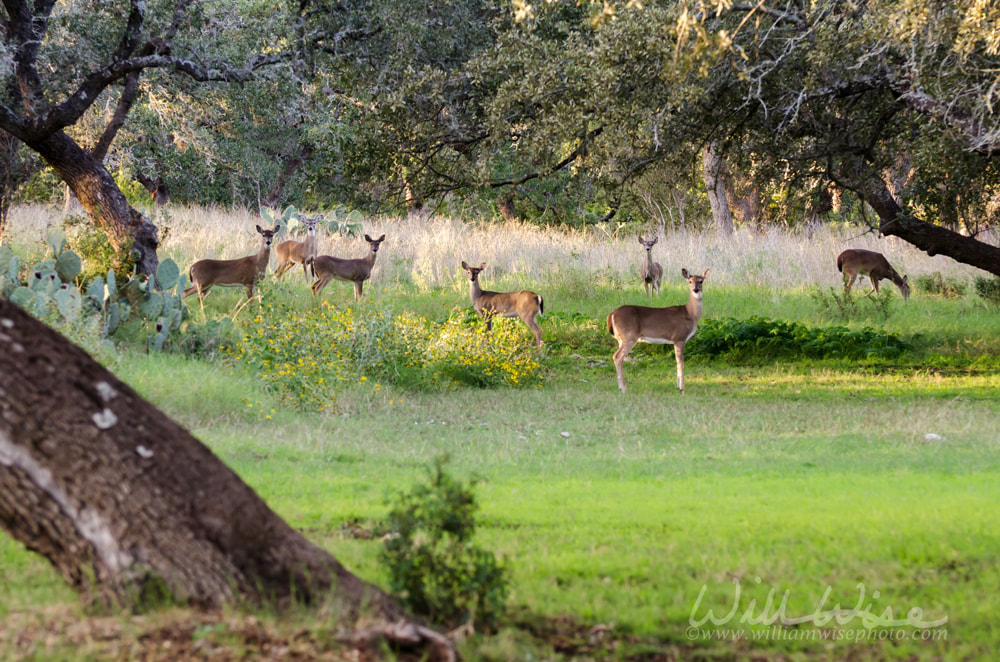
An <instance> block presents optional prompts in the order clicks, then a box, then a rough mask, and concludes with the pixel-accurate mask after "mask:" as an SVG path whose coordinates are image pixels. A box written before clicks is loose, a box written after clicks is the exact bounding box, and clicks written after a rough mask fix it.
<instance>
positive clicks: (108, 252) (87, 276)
mask: <svg viewBox="0 0 1000 662" xmlns="http://www.w3.org/2000/svg"><path fill="white" fill-rule="evenodd" d="M63 228H64V229H65V231H66V239H67V244H68V246H69V247H70V248H71V249H73V251H75V252H76V253H77V254H79V255H80V257H81V258H83V271H82V272H81V273H80V281H81V282H84V283H89V282H91V281H93V280H94V279H95V278H103V277H104V276H105V275H107V273H108V271H112V270H117V269H118V268H119V266H120V264H121V260H120V259H119V256H118V253H117V252H116V251H115V248H114V246H112V245H111V242H110V241H108V237H107V235H105V234H104V233H103V232H101V231H100V230H99V229H98V228H97V227H96V226H95V225H94V224H93V223H92V222H91V221H90V219H88V218H86V217H84V216H67V217H66V220H65V221H63Z"/></svg>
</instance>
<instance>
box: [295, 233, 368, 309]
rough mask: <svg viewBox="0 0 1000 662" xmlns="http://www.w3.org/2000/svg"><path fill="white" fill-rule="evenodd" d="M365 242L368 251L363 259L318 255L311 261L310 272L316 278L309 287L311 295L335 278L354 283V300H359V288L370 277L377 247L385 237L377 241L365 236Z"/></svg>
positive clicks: (321, 289) (317, 292) (320, 290)
mask: <svg viewBox="0 0 1000 662" xmlns="http://www.w3.org/2000/svg"><path fill="white" fill-rule="evenodd" d="M365 241H367V242H368V247H369V249H370V250H369V251H368V255H366V256H365V257H362V258H358V259H356V260H347V259H344V258H340V257H333V256H332V255H320V256H319V257H317V258H315V259H314V260H313V261H312V272H313V276H314V277H315V278H316V282H315V283H313V284H312V286H311V288H312V291H313V294H319V293H320V292H322V291H323V288H324V287H326V285H327V283H329V282H330V281H331V280H333V279H334V278H336V279H337V280H347V281H350V282H352V283H354V298H355V299H360V298H361V286H362V284H363V283H364V282H365V281H366V280H368V279H369V278H370V277H371V275H372V267H373V266H374V265H375V256H376V255H377V254H378V247H379V245H380V244H381V243H382V242H383V241H385V235H382V236H381V237H379V238H378V239H372V238H371V237H369V236H368V235H365Z"/></svg>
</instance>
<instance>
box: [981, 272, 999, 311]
mask: <svg viewBox="0 0 1000 662" xmlns="http://www.w3.org/2000/svg"><path fill="white" fill-rule="evenodd" d="M976 294H978V295H979V296H980V297H982V299H983V301H985V302H986V303H989V304H992V305H994V306H1000V277H997V276H993V277H992V278H984V277H982V276H976Z"/></svg>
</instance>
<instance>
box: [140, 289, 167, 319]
mask: <svg viewBox="0 0 1000 662" xmlns="http://www.w3.org/2000/svg"><path fill="white" fill-rule="evenodd" d="M139 312H140V313H142V316H143V317H144V318H145V319H148V320H155V319H156V318H157V317H159V316H160V313H162V312H163V294H161V293H160V292H156V291H153V292H147V293H146V296H145V297H144V298H143V299H142V300H141V301H140V302H139Z"/></svg>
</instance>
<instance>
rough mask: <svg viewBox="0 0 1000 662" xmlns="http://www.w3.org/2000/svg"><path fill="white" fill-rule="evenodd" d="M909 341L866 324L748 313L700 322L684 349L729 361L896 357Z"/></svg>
mask: <svg viewBox="0 0 1000 662" xmlns="http://www.w3.org/2000/svg"><path fill="white" fill-rule="evenodd" d="M910 349H911V345H910V344H909V343H907V342H906V341H904V340H902V339H901V338H900V337H899V335H898V334H896V333H887V332H884V331H876V330H874V329H870V328H864V329H862V330H860V331H851V330H850V329H847V328H844V327H839V326H835V327H826V328H811V327H807V326H805V325H803V324H797V323H795V322H782V321H773V320H769V319H765V318H762V317H751V318H749V319H746V320H735V319H729V318H725V319H720V320H711V319H709V320H703V321H702V322H701V323H700V324H699V325H698V333H697V334H696V335H695V337H694V338H692V339H691V340H690V341H689V342H688V344H687V345H686V347H685V350H686V351H687V353H688V354H689V355H699V354H700V355H703V356H711V357H719V358H725V359H729V360H754V361H766V360H772V359H775V358H780V357H788V358H802V357H806V358H812V359H826V358H845V359H894V358H896V357H898V356H899V355H900V354H902V353H903V352H906V351H909V350H910Z"/></svg>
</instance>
